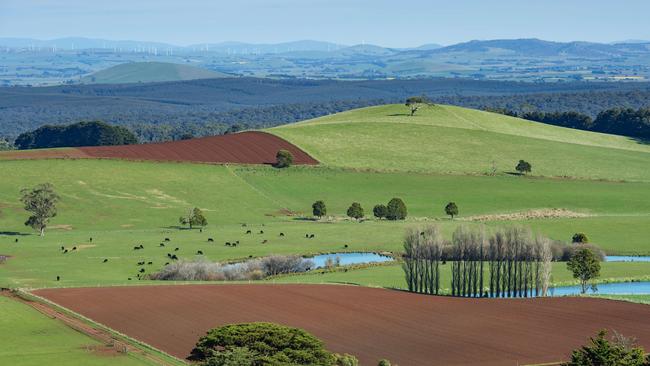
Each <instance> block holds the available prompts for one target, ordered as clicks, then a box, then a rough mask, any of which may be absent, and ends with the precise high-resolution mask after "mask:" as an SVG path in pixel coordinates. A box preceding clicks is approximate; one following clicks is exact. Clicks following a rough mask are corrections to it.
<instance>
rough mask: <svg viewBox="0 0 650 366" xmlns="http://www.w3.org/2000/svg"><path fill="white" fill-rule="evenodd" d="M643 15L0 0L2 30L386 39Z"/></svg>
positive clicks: (542, 3)
mask: <svg viewBox="0 0 650 366" xmlns="http://www.w3.org/2000/svg"><path fill="white" fill-rule="evenodd" d="M648 14H650V1H648V0H534V1H529V0H455V1H449V0H447V1H438V0H429V1H426V0H410V1H409V0H401V1H388V0H236V1H214V0H213V1H208V0H204V1H202V0H183V1H181V0H177V1H171V0H101V1H96V0H0V37H31V38H39V39H51V38H58V37H67V36H82V37H93V38H107V39H116V40H117V39H132V40H141V41H161V42H169V43H174V44H179V45H187V44H192V43H206V42H220V41H243V42H259V43H271V42H283V41H291V40H301V39H315V40H324V41H331V42H337V43H343V44H358V43H361V42H364V41H365V42H366V43H373V44H379V45H384V46H391V47H408V46H415V45H420V44H424V43H442V44H452V43H457V42H462V41H467V40H471V39H494V38H529V37H536V38H542V39H547V40H556V41H570V40H586V41H597V42H611V41H619V40H626V39H650V25H649V23H648V21H649V18H648Z"/></svg>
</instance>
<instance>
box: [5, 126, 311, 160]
mask: <svg viewBox="0 0 650 366" xmlns="http://www.w3.org/2000/svg"><path fill="white" fill-rule="evenodd" d="M278 150H288V151H290V152H291V154H292V155H293V157H294V164H297V165H316V164H318V161H317V160H315V159H314V158H312V157H311V156H309V154H307V153H306V152H304V151H302V150H301V149H300V148H298V147H297V146H295V145H293V144H291V143H290V142H288V141H286V140H284V139H282V138H280V137H277V136H275V135H272V134H270V133H266V132H260V131H247V132H241V133H236V134H230V135H222V136H210V137H203V138H197V139H190V140H180V141H171V142H161V143H151V144H138V145H122V146H96V147H78V148H64V149H43V150H24V151H23V150H21V151H10V152H6V153H2V154H0V160H23V159H122V160H137V161H142V160H144V161H177V162H194V163H215V164H229V163H232V164H274V163H275V154H276V153H277V152H278Z"/></svg>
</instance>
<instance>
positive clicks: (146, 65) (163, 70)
mask: <svg viewBox="0 0 650 366" xmlns="http://www.w3.org/2000/svg"><path fill="white" fill-rule="evenodd" d="M224 77H229V75H227V74H224V73H220V72H215V71H211V70H207V69H202V68H199V67H195V66H189V65H182V64H173V63H168V62H130V63H124V64H119V65H116V66H113V67H110V68H108V69H105V70H101V71H98V72H96V73H94V74H92V75H89V76H86V77H84V78H83V79H81V82H82V83H84V84H122V83H150V82H159V81H182V80H194V79H215V78H224Z"/></svg>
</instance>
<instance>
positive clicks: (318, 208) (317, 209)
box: [311, 200, 327, 218]
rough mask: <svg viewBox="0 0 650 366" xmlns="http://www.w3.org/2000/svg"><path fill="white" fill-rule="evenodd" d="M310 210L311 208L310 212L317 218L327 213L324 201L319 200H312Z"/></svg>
mask: <svg viewBox="0 0 650 366" xmlns="http://www.w3.org/2000/svg"><path fill="white" fill-rule="evenodd" d="M311 210H312V214H313V215H314V216H318V218H321V217H323V216H325V215H327V206H325V202H323V201H320V200H319V201H316V202H314V204H313V205H311Z"/></svg>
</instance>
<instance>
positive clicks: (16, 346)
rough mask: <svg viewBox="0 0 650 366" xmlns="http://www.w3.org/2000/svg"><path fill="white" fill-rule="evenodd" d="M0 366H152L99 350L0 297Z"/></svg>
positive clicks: (91, 342) (78, 335)
mask: <svg viewBox="0 0 650 366" xmlns="http://www.w3.org/2000/svg"><path fill="white" fill-rule="evenodd" d="M0 309H2V316H0V329H2V332H0V344H2V347H0V360H2V364H3V365H12V366H41V365H44V364H49V365H88V366H113V365H120V366H122V365H124V366H137V365H155V363H151V362H150V361H146V360H144V359H140V358H139V357H138V356H136V355H134V354H131V353H129V354H122V353H115V352H105V351H102V350H101V349H102V344H100V343H99V342H97V341H95V340H93V339H91V338H89V337H87V336H85V335H83V334H81V333H79V332H77V331H75V330H73V329H72V328H69V327H67V326H66V325H64V324H63V323H61V322H59V321H58V320H54V319H50V318H48V317H46V316H45V315H43V314H41V313H39V312H38V311H36V310H35V309H32V308H30V307H29V306H27V305H25V304H22V303H20V302H18V301H16V300H13V299H10V298H7V297H4V296H0Z"/></svg>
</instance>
